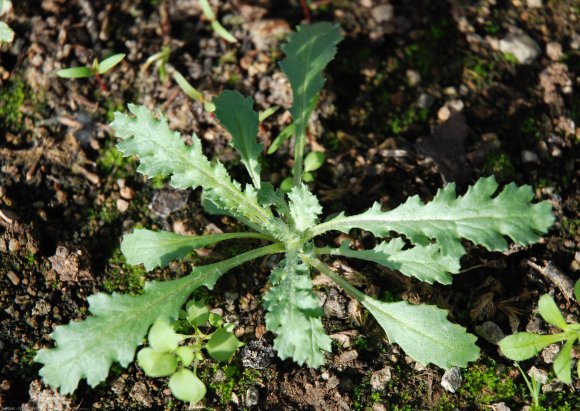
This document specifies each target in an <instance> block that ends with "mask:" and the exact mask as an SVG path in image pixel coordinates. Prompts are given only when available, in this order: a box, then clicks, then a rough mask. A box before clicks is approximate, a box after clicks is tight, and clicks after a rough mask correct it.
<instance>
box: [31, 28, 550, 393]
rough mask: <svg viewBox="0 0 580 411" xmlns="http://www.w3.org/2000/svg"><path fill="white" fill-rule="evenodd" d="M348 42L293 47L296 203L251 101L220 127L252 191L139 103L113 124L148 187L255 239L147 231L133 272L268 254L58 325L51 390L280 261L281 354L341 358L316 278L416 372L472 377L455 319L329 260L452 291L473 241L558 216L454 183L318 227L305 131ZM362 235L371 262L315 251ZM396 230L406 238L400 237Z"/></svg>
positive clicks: (92, 379)
mask: <svg viewBox="0 0 580 411" xmlns="http://www.w3.org/2000/svg"><path fill="white" fill-rule="evenodd" d="M341 39H342V35H341V32H340V29H339V27H337V26H336V25H333V24H331V23H317V24H313V25H303V26H299V27H298V30H297V31H296V32H295V33H293V34H292V35H290V37H289V39H288V43H287V44H286V45H285V47H284V48H283V50H284V51H285V53H286V58H285V60H283V61H282V62H281V64H280V66H281V68H282V70H283V71H284V73H285V74H286V75H287V76H288V78H289V80H290V85H291V88H292V92H293V104H292V107H291V108H290V112H291V114H292V116H293V121H294V125H295V144H294V146H295V156H294V159H295V162H294V169H293V176H294V178H293V182H294V184H293V187H292V188H291V190H290V192H289V193H288V195H285V194H284V193H282V192H281V191H280V190H277V189H275V188H274V187H273V186H272V185H271V184H270V183H268V182H264V181H262V178H261V177H262V176H261V164H260V160H259V158H260V155H261V153H262V151H263V147H262V145H261V144H259V143H258V142H257V139H256V135H257V133H258V127H259V114H258V113H257V112H256V111H254V109H253V100H252V99H251V98H250V97H244V96H242V95H241V94H240V93H238V92H236V91H224V92H223V93H222V94H221V95H219V96H218V97H216V98H214V99H213V100H212V103H213V104H214V105H215V108H216V109H215V116H216V117H217V119H218V120H219V121H220V122H221V123H222V124H223V125H224V126H225V128H226V129H227V130H228V131H229V132H230V134H231V135H232V141H231V144H232V146H233V147H234V148H235V149H236V150H237V151H238V152H239V155H240V159H241V162H242V163H243V164H244V166H245V168H246V169H247V171H248V175H249V180H250V181H251V183H248V184H246V185H245V187H243V188H242V185H241V184H240V183H238V182H237V181H235V180H232V178H231V177H230V175H229V174H228V172H227V170H226V168H225V167H224V166H223V164H222V163H220V162H219V161H218V160H215V159H214V161H210V160H209V159H208V158H207V157H206V156H205V155H204V154H203V151H202V147H201V140H200V139H199V138H198V137H197V136H195V135H193V136H192V139H191V140H192V144H191V145H190V146H188V145H186V144H184V142H183V140H182V139H181V137H180V135H179V133H176V132H173V131H171V130H170V129H169V126H168V123H167V119H166V118H165V117H163V116H162V115H160V114H155V113H153V112H151V111H150V110H148V109H147V108H145V107H142V106H135V105H129V111H130V114H122V113H116V115H115V120H114V121H113V123H112V124H111V127H112V128H113V130H114V131H115V133H116V135H117V136H118V137H119V138H121V140H122V141H121V142H120V143H119V144H118V146H117V147H118V149H119V150H120V151H121V152H123V154H124V155H126V156H130V155H137V156H139V157H140V165H139V167H138V169H137V171H139V172H140V173H143V174H145V175H147V176H148V177H151V178H152V177H166V176H170V177H171V181H170V184H171V185H172V186H173V187H175V188H177V189H190V188H191V189H195V188H197V187H202V188H203V194H202V202H203V204H204V205H205V206H206V209H208V210H211V212H213V213H218V214H224V215H229V216H231V217H233V218H236V219H237V220H239V221H240V222H241V223H242V224H244V225H245V226H247V227H248V231H243V232H237V233H225V234H213V235H207V236H199V237H196V236H193V237H192V236H183V235H178V234H175V233H171V232H166V231H151V230H146V229H136V230H135V231H133V232H132V233H130V234H126V235H125V236H124V237H123V241H122V244H121V250H122V251H123V253H124V255H125V256H126V258H127V261H128V262H129V263H130V264H143V265H144V266H145V268H146V269H147V270H152V269H154V268H156V267H166V266H167V265H168V264H169V263H170V262H171V261H172V260H174V259H179V258H182V257H184V256H185V255H186V254H187V253H188V252H190V251H191V250H192V249H195V248H198V247H206V246H208V245H211V244H215V243H217V242H220V241H225V240H233V239H244V240H245V241H247V239H254V240H261V241H265V242H268V243H270V244H269V245H264V246H261V247H259V248H256V249H253V250H250V251H247V252H244V253H241V254H239V255H236V256H234V257H232V258H230V259H227V260H225V261H221V262H217V263H214V264H210V265H206V266H196V267H194V268H193V269H192V272H191V274H189V275H187V276H185V277H182V278H178V279H175V280H170V281H163V282H159V281H153V282H148V283H147V284H146V286H145V290H144V293H143V294H142V295H140V296H128V295H121V294H113V295H107V294H103V293H99V294H96V295H93V296H91V297H89V305H90V307H89V308H90V311H91V313H92V315H91V316H89V317H88V318H87V319H85V320H84V321H81V322H72V323H70V324H69V325H66V326H59V327H57V328H56V329H55V331H54V333H53V334H52V337H53V338H54V340H55V341H56V347H55V348H51V349H43V350H41V351H40V352H39V353H38V355H37V356H36V361H37V362H40V363H43V364H44V366H43V367H42V369H41V370H40V374H41V375H42V376H43V378H44V380H45V382H46V383H48V384H50V385H52V386H54V387H59V388H60V390H61V392H62V393H65V394H66V393H71V392H73V391H74V390H75V389H76V387H77V385H78V383H79V380H80V379H81V378H86V379H87V382H88V383H89V385H91V386H95V385H96V384H99V383H100V382H101V381H103V380H104V379H105V378H106V376H107V373H108V370H109V367H110V366H111V364H112V362H113V361H117V362H119V363H120V364H121V366H124V367H125V366H127V365H128V364H129V363H130V362H131V361H133V359H134V356H135V350H136V349H137V347H138V346H139V345H140V344H141V343H142V339H143V337H144V336H145V335H146V334H147V331H148V329H149V327H150V326H151V325H152V324H154V323H155V322H156V321H157V320H158V318H166V319H167V320H168V321H173V320H175V319H177V318H178V317H179V313H180V309H181V306H182V305H183V304H184V302H185V301H186V300H187V298H188V296H189V295H190V294H191V293H192V292H193V291H194V290H196V289H197V288H199V287H202V286H206V287H208V288H210V289H211V288H213V286H214V284H215V283H216V281H218V279H219V278H220V277H221V276H222V275H224V274H225V273H226V272H227V271H229V270H231V269H233V268H235V267H237V266H239V265H241V264H243V263H245V262H248V261H251V260H254V259H256V258H260V257H263V256H267V255H271V254H277V253H283V254H284V257H283V259H281V261H280V262H279V263H278V265H277V266H276V267H275V268H274V269H273V270H272V273H271V275H270V287H269V289H268V291H267V292H266V293H265V295H264V297H263V301H264V306H265V308H266V311H267V314H266V318H265V320H266V327H267V328H268V330H270V331H272V332H273V333H274V334H275V335H276V337H275V338H274V349H275V350H276V351H277V353H278V356H279V357H280V358H281V359H286V358H292V359H293V360H294V361H295V362H297V363H298V364H300V365H302V364H307V365H308V366H310V367H319V366H321V365H323V364H324V363H325V353H327V352H330V351H331V346H332V344H331V339H330V337H329V336H328V335H327V333H326V330H325V329H324V326H323V324H322V314H323V309H322V306H321V303H320V300H319V298H318V296H317V295H316V293H315V292H314V290H313V283H312V280H311V278H310V274H311V270H312V269H315V270H317V271H319V272H321V273H322V274H324V275H326V276H327V277H329V278H330V279H331V280H332V281H334V282H335V283H336V284H338V285H339V286H340V287H342V288H343V289H344V290H345V291H346V292H347V293H348V294H349V295H350V296H351V297H352V298H354V299H356V300H358V301H359V302H360V303H361V304H362V305H363V306H364V307H366V309H367V310H368V311H369V312H370V313H371V314H372V315H373V316H374V317H375V319H376V320H377V322H378V324H379V325H380V326H381V327H382V328H383V329H384V331H385V332H386V334H387V336H388V337H389V339H390V341H391V343H393V344H398V345H399V346H400V347H401V348H402V349H403V350H404V351H405V352H406V353H407V354H408V355H409V356H411V357H412V358H414V359H415V360H416V361H418V362H420V363H422V364H425V365H427V364H430V363H433V364H435V365H438V366H439V367H442V368H444V369H448V368H451V367H465V366H466V365H467V364H468V363H469V362H470V361H474V360H476V359H477V358H478V356H479V348H478V347H477V346H476V344H475V341H476V337H475V336H474V335H472V334H469V333H467V331H466V330H465V329H464V328H463V327H461V326H459V325H457V324H454V323H451V322H450V321H448V320H447V314H448V313H447V311H446V310H443V309H440V308H438V307H436V306H433V305H414V304H410V303H408V302H407V301H398V302H385V301H380V300H378V299H375V298H372V297H370V296H367V295H365V294H364V293H362V292H361V291H359V290H358V289H356V288H355V287H354V286H353V285H351V284H350V283H349V282H348V281H347V280H345V279H344V278H343V277H342V276H341V275H340V274H339V273H337V272H335V271H334V270H333V269H331V268H330V267H329V266H328V265H327V264H326V263H324V262H323V260H322V259H321V258H322V257H323V256H340V257H346V258H358V259H362V260H367V261H372V262H376V263H378V264H381V265H384V266H386V267H389V268H390V269H392V270H398V271H400V272H401V273H403V274H405V275H408V276H412V277H415V278H417V279H419V280H421V281H425V282H428V283H434V282H439V283H442V284H449V283H451V281H452V275H453V274H457V273H459V269H460V264H459V261H460V258H461V257H462V256H463V255H464V254H465V252H466V251H465V248H464V247H463V244H462V241H463V240H469V241H471V242H472V243H474V244H477V245H483V246H484V247H486V248H487V249H489V250H492V251H501V250H505V249H506V248H507V246H508V244H507V241H506V237H510V238H511V239H512V240H514V241H515V242H516V243H519V244H524V245H526V244H531V243H534V242H536V241H538V240H539V234H541V233H545V232H546V231H547V230H548V228H549V227H550V226H551V225H552V223H553V220H554V218H553V216H552V214H551V206H550V205H549V204H548V203H547V202H541V203H538V204H532V203H531V200H532V199H533V197H534V194H533V191H532V190H531V188H530V187H528V186H523V187H517V186H516V185H515V184H509V185H508V186H506V187H505V188H504V189H503V190H501V191H499V192H498V184H497V183H496V181H495V179H494V178H493V177H488V178H482V179H480V180H479V181H477V182H476V183H475V185H474V186H472V187H471V188H469V190H468V191H467V193H466V194H465V195H463V196H457V195H456V193H455V185H454V184H449V185H447V186H446V187H444V188H442V189H441V190H439V191H438V193H437V194H436V195H435V197H434V198H433V200H432V201H431V202H429V203H427V204H425V203H423V201H421V199H420V198H419V197H418V196H414V197H411V198H409V199H408V200H407V201H406V202H405V203H403V204H401V205H399V206H398V207H396V208H394V209H393V210H391V211H382V209H381V206H380V204H378V203H375V204H374V205H373V206H372V207H371V208H370V209H369V210H367V211H366V212H364V213H362V214H358V215H350V216H346V215H345V214H344V213H340V214H339V215H337V216H336V217H334V218H331V219H328V220H326V221H323V222H320V221H319V216H320V215H321V214H322V207H321V205H320V203H319V201H318V199H317V197H316V196H315V195H314V194H313V193H312V192H310V190H309V189H308V187H307V186H306V185H305V184H304V183H303V175H304V171H305V170H304V161H303V156H304V146H305V137H306V128H307V125H308V121H309V117H310V114H311V112H312V110H311V107H312V105H313V104H312V102H313V100H314V99H316V98H318V97H317V96H318V94H319V92H320V90H321V88H322V86H323V85H324V78H323V77H322V71H323V70H324V68H325V67H326V65H327V64H328V63H329V62H330V61H331V60H332V59H333V58H334V56H335V53H336V46H337V44H338V43H339V42H340V41H341ZM353 228H357V229H362V230H366V231H369V232H370V233H372V234H374V235H375V236H376V237H377V238H379V239H384V240H383V241H382V242H378V245H377V246H376V247H374V248H372V249H370V250H362V251H357V250H351V249H350V248H349V246H348V244H347V243H346V242H345V243H343V244H342V245H341V247H339V248H332V247H317V245H316V244H315V242H314V239H315V238H316V239H317V240H319V241H321V240H322V238H320V236H321V235H324V234H326V233H328V232H330V231H340V232H344V233H348V232H349V231H350V230H351V229H353ZM395 232H396V233H398V234H399V235H400V236H396V237H394V236H393V233H395ZM317 242H318V241H317ZM190 380H191V378H190ZM196 384H197V383H196Z"/></svg>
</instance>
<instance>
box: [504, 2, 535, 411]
mask: <svg viewBox="0 0 580 411" xmlns="http://www.w3.org/2000/svg"><path fill="white" fill-rule="evenodd" d="M526 4H527V6H528V7H529V8H531V9H538V8H540V7H542V6H543V4H542V0H526ZM508 409H509V408H508Z"/></svg>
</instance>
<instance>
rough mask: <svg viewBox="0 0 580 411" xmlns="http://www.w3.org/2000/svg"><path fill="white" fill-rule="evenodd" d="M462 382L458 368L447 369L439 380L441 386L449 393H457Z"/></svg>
mask: <svg viewBox="0 0 580 411" xmlns="http://www.w3.org/2000/svg"><path fill="white" fill-rule="evenodd" d="M462 382H463V378H462V377H461V370H460V369H459V368H458V367H453V368H450V369H448V370H447V371H445V374H443V377H442V378H441V386H442V387H443V388H445V389H446V390H447V391H449V392H451V393H454V392H455V391H457V390H458V389H459V387H461V383H462Z"/></svg>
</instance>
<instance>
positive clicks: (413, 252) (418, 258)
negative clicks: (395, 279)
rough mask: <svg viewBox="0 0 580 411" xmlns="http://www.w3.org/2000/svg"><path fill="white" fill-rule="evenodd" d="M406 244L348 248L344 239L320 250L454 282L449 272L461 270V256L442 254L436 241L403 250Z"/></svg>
mask: <svg viewBox="0 0 580 411" xmlns="http://www.w3.org/2000/svg"><path fill="white" fill-rule="evenodd" d="M404 246H405V242H404V241H403V240H401V239H400V238H394V239H392V240H391V241H389V242H383V243H381V244H379V245H377V246H376V247H375V248H373V249H371V250H363V251H356V250H351V249H350V248H348V242H347V241H344V242H343V243H342V245H341V247H340V248H337V249H321V250H320V251H319V252H318V253H319V254H332V255H341V256H344V257H351V258H359V259H361V260H366V261H373V262H375V263H377V264H380V265H384V266H385V267H389V268H390V269H391V270H398V271H400V272H401V273H403V274H405V275H408V276H411V277H415V278H417V279H419V280H421V281H425V282H427V283H429V284H433V283H434V282H435V281H437V282H439V283H441V284H451V275H450V274H456V273H458V272H459V268H460V264H459V259H457V258H454V257H452V256H448V255H442V254H441V250H440V249H439V247H437V246H436V245H434V244H430V245H427V246H422V245H415V246H414V247H412V248H409V249H403V247H404Z"/></svg>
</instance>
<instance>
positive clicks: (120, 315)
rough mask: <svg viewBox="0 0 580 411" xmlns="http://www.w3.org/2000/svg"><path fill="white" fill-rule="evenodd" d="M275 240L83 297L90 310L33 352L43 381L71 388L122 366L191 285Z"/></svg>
mask: <svg viewBox="0 0 580 411" xmlns="http://www.w3.org/2000/svg"><path fill="white" fill-rule="evenodd" d="M280 251H282V250H281V247H280V246H279V245H271V246H267V247H263V248H259V249H256V250H252V251H248V252H246V253H244V254H240V255H238V256H236V257H234V258H230V259H229V260H225V261H222V262H219V263H216V264H211V265H207V266H204V267H196V268H194V270H193V272H192V273H191V274H190V275H188V276H186V277H183V278H180V279H178V280H171V281H164V282H156V281H154V282H148V283H146V284H145V291H144V293H143V294H142V295H139V296H129V295H123V294H117V293H113V295H108V294H103V293H99V294H95V295H92V296H90V297H89V310H90V312H91V314H92V316H90V317H88V318H87V319H85V320H83V321H80V322H76V321H74V322H71V323H69V324H68V325H65V326H58V327H57V328H56V329H55V330H54V332H53V333H52V337H53V338H54V340H55V342H56V347H55V348H51V349H43V350H40V351H39V352H38V354H37V355H36V358H35V359H34V360H35V361H36V362H40V363H43V364H44V366H43V367H42V368H41V370H40V375H41V376H42V377H43V378H44V381H45V382H46V383H47V384H49V385H51V386H53V387H55V388H60V391H61V393H62V394H71V393H72V392H73V391H74V390H75V389H76V387H77V385H78V383H79V381H80V380H81V379H82V378H86V379H87V382H88V384H89V385H90V386H91V387H95V386H96V385H97V384H99V383H100V382H102V381H104V380H105V378H107V374H108V373H109V368H110V366H111V364H112V363H113V362H115V361H116V362H118V363H119V364H121V366H122V367H126V366H127V365H128V364H129V363H130V362H131V361H133V358H134V357H135V349H136V348H137V346H138V345H140V344H141V343H142V342H143V337H144V336H145V334H146V333H147V330H148V329H149V327H150V326H151V324H153V323H154V322H155V320H157V318H159V317H165V318H168V319H176V318H177V316H178V314H179V309H180V307H181V306H182V305H183V303H184V302H185V300H186V299H187V297H188V296H189V294H191V292H192V291H194V290H195V289H197V288H199V287H201V286H202V285H205V286H206V287H208V288H213V285H214V284H215V282H216V281H217V280H218V279H219V278H220V277H221V276H222V275H223V274H224V273H225V272H227V271H228V270H230V269H232V268H234V267H236V266H238V265H240V264H242V263H244V262H247V261H250V260H253V259H254V258H258V257H261V256H264V255H268V254H272V253H277V252H280Z"/></svg>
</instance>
